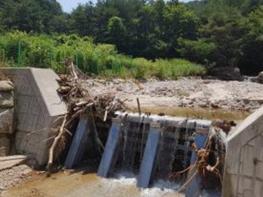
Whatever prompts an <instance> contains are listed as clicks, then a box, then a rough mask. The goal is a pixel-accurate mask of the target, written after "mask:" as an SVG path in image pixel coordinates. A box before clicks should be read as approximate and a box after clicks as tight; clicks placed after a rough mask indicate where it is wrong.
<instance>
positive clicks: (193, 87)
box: [83, 78, 263, 118]
mask: <svg viewBox="0 0 263 197" xmlns="http://www.w3.org/2000/svg"><path fill="white" fill-rule="evenodd" d="M83 84H84V85H85V86H86V87H87V88H88V89H89V90H90V92H91V94H99V93H101V94H103V93H108V92H111V93H112V94H114V95H116V96H117V97H119V98H122V99H127V101H126V104H127V105H128V107H129V108H131V109H136V108H137V102H136V98H137V97H138V98H139V99H140V103H141V106H142V108H143V109H144V111H149V112H153V113H154V112H155V113H156V112H159V113H160V112H164V113H166V114H167V113H168V114H169V115H175V114H176V112H172V111H173V110H175V111H176V109H178V108H182V107H183V108H188V109H191V110H193V109H197V110H199V109H205V110H206V111H209V110H212V111H213V110H219V111H220V110H221V111H222V110H223V111H224V112H229V113H233V112H241V113H244V117H245V116H246V115H248V114H249V113H250V112H253V111H255V110H256V109H258V108H259V107H260V106H261V105H262V104H263V85H262V84H258V83H253V82H249V81H242V82H239V81H221V80H202V79H194V78H193V79H192V78H191V79H190V78H182V79H180V80H177V81H158V80H148V81H144V82H139V81H134V80H122V79H112V80H100V79H88V80H86V81H84V83H83ZM177 111H178V110H177ZM179 111H180V110H179ZM246 112H248V113H246ZM200 116H202V114H201V115H200ZM239 116H242V115H239ZM208 118H209V117H208Z"/></svg>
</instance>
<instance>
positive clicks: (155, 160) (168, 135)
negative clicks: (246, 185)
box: [98, 114, 211, 188]
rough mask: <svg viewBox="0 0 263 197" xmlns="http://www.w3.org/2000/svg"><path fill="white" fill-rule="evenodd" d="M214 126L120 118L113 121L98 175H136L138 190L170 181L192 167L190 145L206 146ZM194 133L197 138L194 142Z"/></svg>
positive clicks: (151, 118)
mask: <svg viewBox="0 0 263 197" xmlns="http://www.w3.org/2000/svg"><path fill="white" fill-rule="evenodd" d="M210 124H211V122H210V121H205V120H192V119H187V118H172V117H160V116H154V115H153V116H147V115H141V116H139V115H138V114H119V116H118V118H117V119H115V120H114V121H113V124H112V127H111V130H110V133H109V137H108V141H107V144H106V147H105V152H104V154H103V156H102V160H101V163H100V166H99V169H98V175H99V176H103V177H109V176H112V175H113V174H114V172H116V171H118V170H121V171H128V172H132V173H134V174H137V175H138V176H137V186H138V187H142V188H147V187H149V186H150V185H151V183H152V182H153V181H154V180H159V179H162V180H168V179H169V175H170V174H172V172H174V171H179V170H183V169H185V168H186V167H187V166H189V165H190V163H191V160H193V158H191V157H194V155H192V154H191V146H190V145H191V142H193V141H194V140H197V141H198V143H199V144H200V146H204V144H205V141H206V138H207V135H208V131H209V127H210ZM193 133H196V137H195V138H193V137H192V136H193Z"/></svg>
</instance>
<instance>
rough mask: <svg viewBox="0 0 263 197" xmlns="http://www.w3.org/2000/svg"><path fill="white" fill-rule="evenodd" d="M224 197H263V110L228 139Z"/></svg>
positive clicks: (258, 111) (253, 115) (243, 123)
mask: <svg viewBox="0 0 263 197" xmlns="http://www.w3.org/2000/svg"><path fill="white" fill-rule="evenodd" d="M223 196H224V197H252V196H253V197H261V196H263V107H262V108H260V109H259V110H257V111H256V112H255V113H253V114H252V115H250V116H249V117H248V118H247V119H246V120H245V121H244V122H242V123H241V125H240V126H239V127H238V128H237V129H236V130H235V131H234V132H233V135H231V136H230V137H229V139H228V143H227V153H226V160H225V174H224V183H223Z"/></svg>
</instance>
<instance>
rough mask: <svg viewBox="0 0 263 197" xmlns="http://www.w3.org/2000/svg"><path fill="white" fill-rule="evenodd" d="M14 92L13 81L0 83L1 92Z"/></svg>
mask: <svg viewBox="0 0 263 197" xmlns="http://www.w3.org/2000/svg"><path fill="white" fill-rule="evenodd" d="M13 90H14V85H13V83H12V82H11V81H0V92H10V91H13Z"/></svg>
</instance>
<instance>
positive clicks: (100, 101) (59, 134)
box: [47, 61, 126, 170]
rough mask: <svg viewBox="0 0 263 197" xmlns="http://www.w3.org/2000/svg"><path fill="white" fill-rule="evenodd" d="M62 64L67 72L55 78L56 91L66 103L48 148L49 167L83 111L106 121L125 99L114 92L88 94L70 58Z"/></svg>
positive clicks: (122, 107)
mask: <svg viewBox="0 0 263 197" xmlns="http://www.w3.org/2000/svg"><path fill="white" fill-rule="evenodd" d="M65 64H66V67H67V71H68V73H69V74H67V75H61V76H60V78H59V79H58V80H57V81H58V84H59V86H60V87H59V88H58V90H57V92H58V93H59V94H60V95H61V97H62V98H63V100H64V101H65V103H66V105H67V114H66V115H65V116H64V117H63V121H62V123H61V124H59V125H58V126H57V127H56V128H54V130H55V133H56V136H55V137H54V140H53V142H52V144H51V146H50V149H49V160H48V165H47V168H48V170H50V169H51V167H52V165H53V163H54V161H55V160H56V158H57V157H58V156H59V155H60V154H61V153H62V152H63V151H64V149H65V146H66V142H65V139H66V137H65V136H66V135H70V136H71V135H72V134H71V132H70V128H71V126H72V123H73V122H75V121H76V120H79V118H80V116H81V115H82V114H85V113H89V115H90V116H93V118H94V119H96V118H99V119H100V120H103V121H107V120H109V119H111V118H112V117H113V116H114V113H115V112H116V111H122V110H125V108H126V107H125V104H124V102H123V101H121V100H120V99H118V98H116V97H115V96H114V95H113V94H100V95H95V96H94V95H91V94H90V93H89V91H88V90H87V89H86V88H84V87H83V85H82V83H85V80H84V79H85V78H86V76H85V75H84V74H83V73H81V71H80V70H79V69H78V68H77V67H76V66H75V65H74V64H73V62H72V61H67V62H66V63H65Z"/></svg>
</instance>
